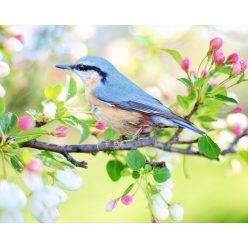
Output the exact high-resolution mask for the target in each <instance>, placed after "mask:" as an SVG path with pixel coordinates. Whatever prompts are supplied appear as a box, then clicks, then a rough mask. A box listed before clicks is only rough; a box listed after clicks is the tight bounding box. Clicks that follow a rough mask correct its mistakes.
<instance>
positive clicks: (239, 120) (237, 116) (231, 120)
mask: <svg viewBox="0 0 248 248" xmlns="http://www.w3.org/2000/svg"><path fill="white" fill-rule="evenodd" d="M226 120H227V123H228V125H230V126H234V125H235V124H239V125H240V127H241V128H242V129H246V128H247V127H248V119H247V116H246V115H245V114H243V113H232V114H229V115H228V116H227V119H226Z"/></svg>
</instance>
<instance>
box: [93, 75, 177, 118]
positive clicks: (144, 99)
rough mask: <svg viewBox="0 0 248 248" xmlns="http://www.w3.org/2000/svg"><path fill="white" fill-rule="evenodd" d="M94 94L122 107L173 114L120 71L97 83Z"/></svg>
mask: <svg viewBox="0 0 248 248" xmlns="http://www.w3.org/2000/svg"><path fill="white" fill-rule="evenodd" d="M93 94H94V96H95V97H96V98H98V99H99V100H101V101H104V102H107V103H109V104H112V105H114V106H117V107H119V108H122V109H126V110H132V111H138V112H142V113H147V114H155V115H162V116H172V115H173V113H172V112H171V110H169V109H168V108H167V107H165V106H164V105H163V104H162V103H161V102H160V101H159V100H158V99H156V98H154V97H152V96H151V95H149V94H147V93H146V92H145V91H144V90H142V89H141V88H139V87H138V86H137V85H136V84H134V83H133V82H131V81H130V80H128V79H127V78H126V77H125V76H124V75H122V74H120V73H118V74H117V75H116V74H115V73H114V74H113V75H111V78H107V80H106V82H104V83H102V82H101V83H99V84H97V86H96V87H95V88H94V90H93Z"/></svg>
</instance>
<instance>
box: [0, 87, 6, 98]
mask: <svg viewBox="0 0 248 248" xmlns="http://www.w3.org/2000/svg"><path fill="white" fill-rule="evenodd" d="M5 94H6V91H5V89H4V88H3V86H2V85H1V84H0V97H4V96H5Z"/></svg>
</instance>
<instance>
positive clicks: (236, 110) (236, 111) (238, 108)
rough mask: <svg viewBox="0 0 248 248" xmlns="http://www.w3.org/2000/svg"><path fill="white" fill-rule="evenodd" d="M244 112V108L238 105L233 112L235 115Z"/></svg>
mask: <svg viewBox="0 0 248 248" xmlns="http://www.w3.org/2000/svg"><path fill="white" fill-rule="evenodd" d="M243 111H244V109H243V107H242V106H240V105H238V106H236V107H235V108H234V110H233V112H234V113H242V112H243Z"/></svg>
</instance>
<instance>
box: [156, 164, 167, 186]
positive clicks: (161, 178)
mask: <svg viewBox="0 0 248 248" xmlns="http://www.w3.org/2000/svg"><path fill="white" fill-rule="evenodd" d="M153 178H154V180H155V181H156V182H158V183H163V182H165V181H166V180H168V179H169V178H170V171H169V169H168V168H166V167H163V168H160V167H155V168H154V169H153Z"/></svg>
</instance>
